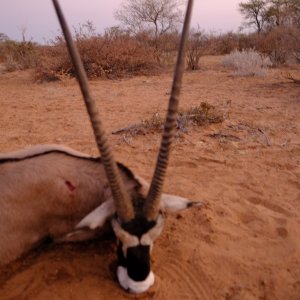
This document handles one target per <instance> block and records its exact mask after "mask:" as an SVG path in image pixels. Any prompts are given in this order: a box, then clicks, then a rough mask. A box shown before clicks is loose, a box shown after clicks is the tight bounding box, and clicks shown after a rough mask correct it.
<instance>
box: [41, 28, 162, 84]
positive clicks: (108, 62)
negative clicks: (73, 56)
mask: <svg viewBox="0 0 300 300" xmlns="http://www.w3.org/2000/svg"><path fill="white" fill-rule="evenodd" d="M76 45H77V47H78V50H79V53H80V56H81V58H82V61H83V65H84V68H85V70H86V72H87V76H88V77H89V78H91V79H93V78H99V77H100V78H109V79H113V78H120V77H123V76H128V75H137V74H149V73H153V72H154V71H155V70H156V67H157V63H156V60H155V57H154V54H153V53H154V52H153V49H151V48H150V47H149V46H145V45H143V43H141V42H139V41H137V40H136V39H134V38H132V37H130V36H129V35H127V34H124V33H120V34H116V33H115V32H111V31H109V32H107V33H106V34H105V35H103V36H100V35H99V36H76ZM61 74H68V75H70V76H74V75H75V72H74V69H73V66H72V64H71V62H70V59H69V57H68V55H67V50H66V46H65V44H64V42H63V40H62V39H61V38H57V39H56V41H55V42H54V43H53V45H50V46H47V47H44V49H43V51H41V55H40V59H39V62H38V64H37V68H36V79H37V80H40V81H44V80H57V79H60V77H61Z"/></svg>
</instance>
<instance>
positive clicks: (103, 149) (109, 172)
mask: <svg viewBox="0 0 300 300" xmlns="http://www.w3.org/2000/svg"><path fill="white" fill-rule="evenodd" d="M52 2H53V5H54V8H55V11H56V14H57V17H58V19H59V23H60V25H61V28H62V31H63V34H64V37H65V40H66V43H67V47H68V51H69V54H70V57H71V60H72V63H73V65H74V68H75V72H76V75H77V80H78V82H79V86H80V90H81V93H82V96H83V99H84V102H85V106H86V109H87V112H88V114H89V117H90V121H91V124H92V128H93V131H94V135H95V139H96V143H97V146H98V149H99V151H100V154H101V157H102V161H103V165H104V169H105V172H106V176H107V179H108V181H109V184H110V188H111V191H112V195H113V198H114V202H115V206H116V211H117V214H118V216H119V218H120V219H121V221H122V222H124V223H125V222H129V221H130V220H132V219H133V218H134V211H133V206H132V203H131V201H130V199H129V196H128V193H127V191H126V190H125V187H124V184H123V181H122V179H121V176H120V174H119V170H118V167H117V164H116V162H115V160H114V158H113V154H112V151H111V148H110V146H109V143H108V140H107V137H106V134H105V131H104V129H103V125H102V122H101V119H100V116H99V113H98V110H97V107H96V104H95V101H94V100H93V98H92V97H91V93H90V89H89V85H88V80H87V75H86V72H85V70H84V67H83V64H82V61H81V59H80V56H79V52H78V50H77V48H76V46H75V44H74V42H73V39H72V35H71V33H70V30H69V28H68V26H67V23H66V21H65V18H64V15H63V13H62V10H61V8H60V5H59V3H58V1H57V0H52Z"/></svg>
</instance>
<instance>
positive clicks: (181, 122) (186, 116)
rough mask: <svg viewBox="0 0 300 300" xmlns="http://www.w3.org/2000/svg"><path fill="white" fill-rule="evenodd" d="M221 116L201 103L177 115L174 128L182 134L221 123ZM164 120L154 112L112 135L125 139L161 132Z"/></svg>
mask: <svg viewBox="0 0 300 300" xmlns="http://www.w3.org/2000/svg"><path fill="white" fill-rule="evenodd" d="M223 119H224V117H223V114H222V113H220V112H218V111H217V110H216V109H215V107H214V106H213V105H211V104H208V103H207V102H202V103H201V104H200V105H199V106H193V107H191V108H189V109H187V110H185V111H181V112H179V114H178V117H177V120H176V128H177V130H178V132H180V133H184V132H187V131H188V128H189V127H191V126H204V125H206V124H211V123H221V122H223ZM164 122H165V120H164V118H162V117H161V115H160V113H159V112H155V113H154V114H153V115H152V116H151V117H150V118H149V119H143V120H142V121H141V122H140V123H138V124H132V125H129V126H126V127H124V128H121V129H117V130H115V131H113V132H112V134H125V136H126V137H134V136H137V135H146V134H151V133H157V132H162V130H163V125H164Z"/></svg>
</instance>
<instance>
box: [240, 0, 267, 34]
mask: <svg viewBox="0 0 300 300" xmlns="http://www.w3.org/2000/svg"><path fill="white" fill-rule="evenodd" d="M266 5H267V3H266V1H263V0H248V1H247V2H245V3H243V2H241V3H239V11H240V13H241V14H242V15H243V16H244V18H245V19H246V22H245V25H246V26H250V27H251V26H254V27H255V29H256V31H257V33H260V32H261V31H262V30H263V28H264V25H265V23H266V19H267V16H266V12H267V7H266Z"/></svg>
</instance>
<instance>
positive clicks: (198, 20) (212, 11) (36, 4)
mask: <svg viewBox="0 0 300 300" xmlns="http://www.w3.org/2000/svg"><path fill="white" fill-rule="evenodd" d="M122 1H123V0H107V1H105V0H102V1H101V0H60V3H61V6H62V8H63V10H64V12H65V15H66V17H67V20H68V23H69V25H78V24H79V23H81V24H82V23H85V22H86V21H87V20H90V21H92V22H93V23H94V25H95V26H96V28H97V31H98V32H102V30H103V29H104V28H106V27H110V26H115V25H118V22H117V21H116V20H115V19H114V16H113V15H114V11H115V10H116V9H118V8H119V7H120V4H121V2H122ZM241 1H242V0H195V1H194V11H193V18H192V26H197V24H199V25H200V27H201V28H202V29H205V30H206V31H216V32H227V31H231V30H232V31H237V30H238V27H239V26H240V25H241V23H242V18H241V16H240V14H239V12H238V3H239V2H241ZM23 27H25V28H26V38H27V39H30V38H33V40H34V41H37V42H43V41H44V40H49V39H50V38H53V37H54V36H55V35H56V34H57V32H58V28H59V25H58V22H57V19H56V16H55V14H54V9H53V7H52V1H51V0H1V9H0V32H3V33H5V34H7V35H8V36H9V37H10V38H12V39H16V40H20V39H21V28H23Z"/></svg>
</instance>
